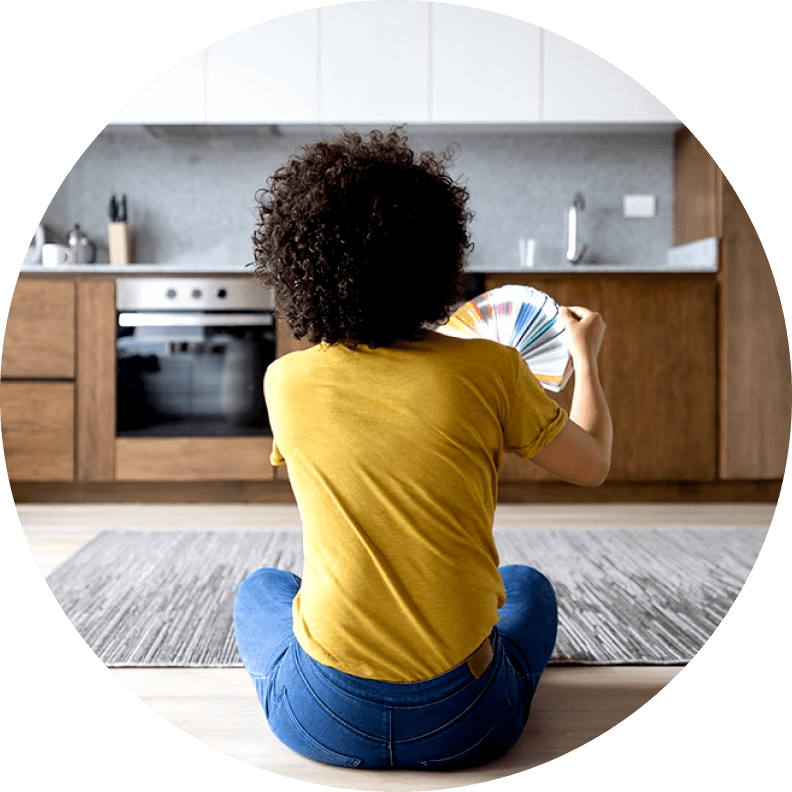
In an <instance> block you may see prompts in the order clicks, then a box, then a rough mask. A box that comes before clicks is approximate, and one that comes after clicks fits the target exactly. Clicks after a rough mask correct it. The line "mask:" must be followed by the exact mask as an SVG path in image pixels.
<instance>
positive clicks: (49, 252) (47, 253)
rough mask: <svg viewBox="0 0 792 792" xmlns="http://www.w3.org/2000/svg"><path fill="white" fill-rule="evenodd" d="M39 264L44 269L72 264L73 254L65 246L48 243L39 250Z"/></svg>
mask: <svg viewBox="0 0 792 792" xmlns="http://www.w3.org/2000/svg"><path fill="white" fill-rule="evenodd" d="M41 263H42V264H43V265H44V266H45V267H59V266H60V265H61V264H73V263H74V252H73V251H72V249H71V248H70V247H68V246H66V245H56V244H54V243H48V244H46V245H44V247H43V248H42V249H41Z"/></svg>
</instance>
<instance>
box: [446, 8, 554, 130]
mask: <svg viewBox="0 0 792 792" xmlns="http://www.w3.org/2000/svg"><path fill="white" fill-rule="evenodd" d="M431 30H432V60H431V74H432V79H431V84H432V96H431V99H432V105H431V117H430V120H431V121H435V122H460V123H463V122H471V123H481V122H490V123H497V122H511V123H530V122H535V121H539V120H540V116H539V108H540V95H541V91H542V86H541V80H540V74H541V72H540V63H539V59H540V35H541V30H540V29H539V28H538V27H534V26H533V25H529V24H528V23H526V22H522V21H520V20H517V19H512V18H511V17H507V16H501V15H500V14H493V13H491V12H489V11H480V10H478V9H475V8H467V7H466V6H457V5H447V4H445V3H433V4H432V7H431Z"/></svg>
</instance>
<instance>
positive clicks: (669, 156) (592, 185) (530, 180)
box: [43, 126, 673, 271]
mask: <svg viewBox="0 0 792 792" xmlns="http://www.w3.org/2000/svg"><path fill="white" fill-rule="evenodd" d="M407 132H408V134H409V135H410V140H411V141H412V143H413V145H414V146H415V147H416V148H419V149H431V150H434V151H439V150H443V149H445V148H446V147H448V146H449V145H450V144H455V145H454V148H455V149H456V151H457V158H456V160H455V162H454V164H453V166H452V172H453V173H454V175H455V177H457V178H459V179H461V180H462V181H463V182H465V183H466V184H467V186H468V188H469V190H470V195H471V198H470V206H471V209H472V210H473V212H474V215H475V217H474V220H473V222H472V224H471V232H472V235H473V240H474V242H475V250H474V251H473V253H472V255H471V258H470V269H471V270H479V271H480V270H516V269H519V268H520V260H519V250H520V247H519V239H520V238H521V237H523V238H533V239H534V240H535V245H536V248H535V264H536V265H537V266H548V265H556V264H559V263H563V262H564V255H565V251H566V242H567V241H566V233H567V232H566V222H567V212H568V208H569V206H570V205H571V202H572V199H573V197H574V195H575V193H576V192H578V191H580V192H582V193H583V195H584V196H585V199H586V209H585V211H584V212H582V213H581V215H580V230H579V236H580V239H581V240H582V241H585V242H587V243H588V245H589V251H588V253H587V254H586V256H585V257H584V260H583V262H584V263H585V262H590V263H595V262H610V263H616V264H642V265H647V266H649V265H651V266H657V267H662V266H664V265H665V263H666V253H667V250H668V248H669V247H670V246H671V244H672V242H671V240H672V210H673V207H672V195H673V139H672V135H671V134H670V133H662V134H659V133H658V134H655V133H618V134H615V133H613V134H603V133H586V134H581V133H576V132H563V133H552V134H551V133H547V132H530V133H524V134H523V133H512V132H510V133H508V134H500V133H491V132H487V133H481V132H478V133H474V132H470V131H463V130H456V131H452V132H449V131H443V132H436V131H431V132H426V131H415V132H413V131H411V130H410V128H409V127H408V128H407ZM317 136H318V133H317V132H316V131H315V130H314V131H311V130H307V131H305V132H302V133H301V132H300V131H299V130H295V129H294V128H290V130H289V131H288V133H287V134H283V133H282V132H281V131H279V130H278V128H275V127H211V126H207V127H203V126H201V127H199V126H195V127H190V126H181V127H178V126H169V127H108V128H107V129H105V130H104V131H103V132H102V133H101V134H100V135H99V136H98V137H97V138H96V139H95V140H94V141H93V143H91V145H90V146H89V147H88V148H87V149H86V151H85V152H84V154H83V156H82V157H81V158H80V159H79V161H78V162H77V163H76V164H75V166H74V168H73V169H72V170H71V172H70V173H69V174H68V176H67V177H66V179H65V180H64V182H63V184H62V185H61V187H60V189H59V190H58V192H57V193H56V195H55V197H54V199H53V201H52V203H51V204H50V206H49V208H48V209H47V212H46V214H45V216H44V218H43V222H44V224H45V225H46V226H47V228H48V230H49V231H50V232H51V236H52V237H54V240H55V241H65V237H66V234H67V232H68V230H69V228H70V227H72V226H73V224H74V223H79V224H80V226H81V228H82V229H83V230H84V231H85V232H86V233H87V234H88V235H89V236H90V237H91V238H92V239H94V240H95V241H96V243H97V247H98V258H97V260H98V261H99V262H106V261H107V256H108V253H107V222H108V217H107V205H108V202H109V199H110V196H111V195H112V194H113V193H115V194H116V195H118V196H119V197H120V195H121V194H122V193H124V194H126V195H127V201H128V205H129V221H130V226H131V230H132V234H133V237H134V243H135V260H136V261H137V262H141V263H168V264H195V263H200V264H208V265H214V264H220V265H223V266H227V265H229V264H236V263H238V264H239V266H240V267H243V266H244V264H246V263H248V262H249V261H251V259H252V248H251V241H250V239H251V234H252V231H253V227H254V222H255V193H256V191H257V190H258V189H259V188H261V187H263V186H264V185H265V183H266V179H267V177H268V176H269V175H270V174H271V173H272V172H273V171H274V170H275V169H276V168H277V167H278V166H280V165H281V164H283V163H285V162H286V160H287V159H288V158H289V156H290V155H291V154H292V153H294V152H295V151H296V150H297V149H298V147H299V146H301V145H302V144H303V143H306V142H309V141H311V140H314V139H316V138H317ZM630 194H651V195H654V196H656V198H657V214H656V216H655V217H653V218H649V219H627V218H624V217H623V216H622V198H623V196H624V195H630Z"/></svg>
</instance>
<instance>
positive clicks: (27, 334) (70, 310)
mask: <svg viewBox="0 0 792 792" xmlns="http://www.w3.org/2000/svg"><path fill="white" fill-rule="evenodd" d="M74 302H75V300H74V282H73V281H71V280H63V281H60V280H59V281H53V280H45V279H42V278H20V279H19V280H18V281H17V285H16V289H15V290H14V296H13V298H12V299H11V307H10V309H9V312H8V323H7V325H6V333H5V339H4V341H3V362H2V370H1V371H0V373H2V377H3V379H8V378H10V377H13V378H30V379H33V378H52V379H73V378H74Z"/></svg>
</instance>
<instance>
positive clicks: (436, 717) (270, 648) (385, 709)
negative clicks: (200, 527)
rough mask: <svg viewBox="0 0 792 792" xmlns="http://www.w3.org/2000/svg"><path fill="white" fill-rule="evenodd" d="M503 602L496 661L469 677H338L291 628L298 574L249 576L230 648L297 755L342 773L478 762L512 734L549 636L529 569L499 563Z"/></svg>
mask: <svg viewBox="0 0 792 792" xmlns="http://www.w3.org/2000/svg"><path fill="white" fill-rule="evenodd" d="M499 571H500V574H501V577H502V578H503V582H504V586H505V589H506V604H505V605H504V606H503V607H502V608H501V609H500V611H499V614H500V620H499V622H498V624H497V625H496V626H495V627H494V628H493V630H492V634H491V638H492V644H493V650H494V656H493V659H492V661H491V662H490V664H489V666H488V667H487V670H486V671H485V672H484V674H483V675H482V676H481V677H480V678H479V679H476V678H475V677H474V676H473V674H472V673H471V671H470V669H469V668H468V665H467V663H462V664H461V665H459V666H457V667H456V668H453V669H451V670H450V671H448V672H446V673H445V674H441V675H440V676H438V677H435V678H434V679H429V680H425V681H421V682H407V683H402V682H383V681H379V680H374V679H364V678H362V677H357V676H352V675H350V674H346V673H344V672H342V671H339V670H338V669H335V668H331V667H330V666H326V665H323V664H322V663H319V662H318V661H316V660H314V659H313V658H312V657H310V656H309V655H308V654H306V652H305V651H304V650H303V648H302V647H301V646H300V644H299V643H298V642H297V640H296V638H295V637H294V634H293V632H292V600H293V599H294V596H295V595H296V594H297V591H298V590H299V588H300V583H301V581H300V578H299V577H297V575H294V574H292V573H291V572H285V571H283V570H279V569H259V570H257V571H256V572H253V573H252V574H251V575H249V576H248V577H247V578H246V579H245V580H244V581H243V582H242V584H241V586H240V587H239V590H238V592H237V595H236V600H235V602H234V630H235V632H236V640H237V646H238V647H239V653H240V656H241V658H242V662H243V663H244V664H245V668H246V669H247V671H248V673H249V674H250V677H251V678H252V680H253V683H254V684H255V687H256V693H257V694H258V698H259V701H260V702H261V705H262V707H263V708H264V713H265V715H266V717H267V721H268V722H269V725H270V728H271V729H272V732H273V733H274V734H275V736H276V737H277V738H278V739H279V740H280V741H281V742H282V743H284V744H285V745H287V746H288V747H289V748H292V749H293V750H294V751H297V753H300V754H302V755H303V756H307V757H309V758H311V759H315V760H318V761H320V762H326V763H328V764H333V765H341V766H346V767H358V766H360V767H403V768H422V767H438V768H440V767H442V768H449V769H451V768H458V767H466V766H471V765H478V764H483V763H484V762H488V761H491V760H492V759H495V758H496V757H498V756H500V755H501V754H503V753H505V752H506V751H508V750H509V748H511V747H512V746H513V745H514V744H515V743H516V742H517V740H518V739H519V737H520V734H521V733H522V730H523V728H524V727H525V723H526V721H527V719H528V712H529V710H530V706H531V699H532V698H533V694H534V692H535V690H536V686H537V684H538V682H539V677H540V676H541V674H542V671H543V670H544V667H545V665H547V662H548V660H549V659H550V656H551V654H552V652H553V648H554V646H555V639H556V624H557V610H556V598H555V594H554V593H553V589H552V586H551V585H550V583H549V582H548V580H547V579H546V578H545V577H544V576H543V575H542V574H541V573H540V572H537V571H536V570H535V569H532V568H531V567H528V566H518V565H515V566H505V567H501V568H500V570H499Z"/></svg>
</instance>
